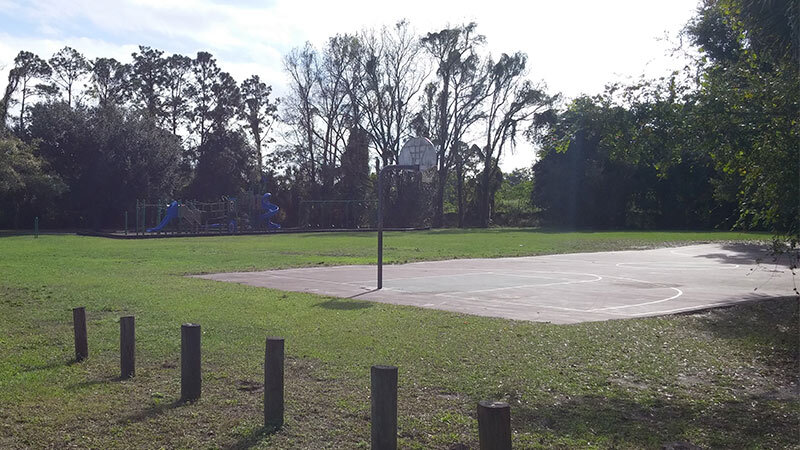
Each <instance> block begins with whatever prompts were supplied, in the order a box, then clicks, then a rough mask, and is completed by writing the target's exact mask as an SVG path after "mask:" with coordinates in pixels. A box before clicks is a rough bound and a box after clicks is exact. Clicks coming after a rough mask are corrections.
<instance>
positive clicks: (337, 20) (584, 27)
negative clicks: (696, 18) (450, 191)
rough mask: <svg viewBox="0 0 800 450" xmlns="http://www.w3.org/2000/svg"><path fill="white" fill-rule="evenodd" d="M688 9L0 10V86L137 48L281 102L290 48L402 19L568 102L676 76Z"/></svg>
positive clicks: (107, 4) (282, 0)
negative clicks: (191, 59) (207, 64)
mask: <svg viewBox="0 0 800 450" xmlns="http://www.w3.org/2000/svg"><path fill="white" fill-rule="evenodd" d="M696 7H697V0H658V1H655V0H603V1H598V0H562V1H559V2H553V1H543V0H530V1H513V0H493V1H486V0H482V1H475V0H461V1H458V0H446V1H433V0H406V1H394V2H379V1H374V0H339V1H301V0H296V1H291V0H288V1H287V0H273V1H255V0H249V1H232V0H227V1H224V0H106V1H102V0H71V1H70V0H27V1H26V0H0V77H2V78H0V80H3V81H4V80H5V78H6V74H7V70H8V68H9V66H10V65H11V64H12V62H13V59H14V56H15V55H16V54H17V53H18V52H19V51H20V50H23V49H24V50H29V51H32V52H34V53H37V54H38V55H39V56H41V57H43V58H49V57H50V56H51V55H52V54H53V53H54V52H55V51H57V50H58V49H59V48H61V47H63V46H65V45H69V46H72V47H74V48H76V49H78V50H79V51H81V52H82V53H84V54H85V55H86V56H87V57H89V58H95V57H98V56H111V57H115V58H117V59H120V60H122V61H129V60H130V54H131V52H132V51H134V50H135V49H136V47H137V46H138V45H140V44H141V45H148V46H151V47H155V48H159V49H162V50H164V51H166V52H167V53H182V54H186V55H194V54H195V53H196V52H197V51H201V50H203V51H209V52H211V53H213V54H214V55H215V56H216V57H217V59H218V60H219V62H220V65H221V67H222V68H223V69H224V70H227V71H229V72H231V73H232V74H233V75H234V77H235V78H236V79H237V80H240V81H241V80H243V79H244V78H246V77H247V76H249V75H251V74H258V75H259V76H261V77H262V79H265V80H266V81H267V82H268V83H271V84H272V85H273V86H274V88H275V92H276V94H278V95H280V94H281V93H282V92H283V91H284V86H285V82H286V81H285V75H284V74H283V72H282V57H283V55H284V54H285V53H286V52H287V51H288V50H290V49H291V48H293V47H297V46H300V45H303V43H304V42H305V41H310V42H312V43H313V44H315V45H318V46H320V45H322V44H323V43H324V41H325V39H326V38H327V37H329V36H331V35H333V34H336V33H344V32H355V31H357V30H359V29H361V28H378V27H380V26H382V25H389V24H392V23H394V22H396V21H398V20H400V19H403V18H405V19H408V20H409V21H410V22H411V24H412V25H413V26H414V28H416V29H417V31H419V32H420V33H423V32H428V31H433V30H437V29H441V28H442V27H444V26H446V25H448V24H458V23H463V22H469V21H475V22H477V23H478V28H479V31H480V32H481V33H483V34H485V35H486V36H487V39H488V46H487V49H488V51H490V52H492V53H494V54H499V53H501V52H514V51H517V50H521V51H524V52H526V53H527V54H528V56H529V66H530V76H531V78H533V79H535V80H543V81H545V82H546V83H547V85H548V86H549V88H550V90H552V91H557V92H562V93H563V94H564V95H565V96H567V97H574V96H576V95H579V94H581V93H588V94H594V93H598V92H600V91H601V90H602V89H603V86H604V85H605V84H606V83H608V82H612V81H620V80H626V79H634V78H637V77H638V76H639V75H641V74H645V75H648V76H660V75H665V74H667V73H669V71H670V70H672V69H676V68H679V67H680V66H682V65H683V63H684V61H683V59H682V58H681V57H671V56H669V55H668V54H669V50H670V49H671V48H672V47H674V46H675V42H677V33H678V32H679V31H680V29H681V28H682V27H683V26H684V25H685V23H686V22H687V21H688V20H689V18H690V17H691V16H692V15H693V13H694V11H695V9H696ZM3 81H0V83H1V82H3ZM532 153H533V152H532V150H531V149H529V148H525V147H521V148H520V149H518V151H517V152H516V154H515V155H510V156H509V158H507V160H506V161H505V163H504V166H506V167H517V166H524V165H528V164H530V162H531V161H532V158H533V155H532Z"/></svg>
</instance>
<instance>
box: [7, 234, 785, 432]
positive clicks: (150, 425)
mask: <svg viewBox="0 0 800 450" xmlns="http://www.w3.org/2000/svg"><path fill="white" fill-rule="evenodd" d="M768 238H769V236H767V235H756V234H740V233H692V232H650V233H645V232H642V233H632V232H631V233H627V232H607V233H606V232H602V233H601V232H597V233H556V232H536V231H528V230H511V229H508V230H482V231H478V230H476V231H431V232H414V233H388V234H387V237H386V253H385V257H386V260H387V261H388V262H394V263H397V262H406V261H416V260H427V259H447V258H466V257H496V256H516V255H533V254H545V253H563V252H580V251H601V250H614V249H630V248H644V247H651V246H661V245H677V244H678V243H684V242H701V241H704V242H707V241H712V240H756V239H768ZM375 241H376V240H375V235H374V234H371V233H363V234H339V233H331V234H300V235H272V236H241V237H203V238H180V239H156V240H139V241H121V240H110V239H103V238H89V237H77V236H50V235H44V236H41V237H40V238H39V239H34V238H33V237H31V236H16V237H2V238H0V448H17V447H34V448H39V447H66V446H77V447H93V448H113V447H128V448H161V447H166V448H174V447H185V448H195V447H203V448H240V447H250V446H256V447H258V446H262V447H274V448H360V447H368V446H369V367H370V365H372V364H394V365H397V366H399V368H400V375H399V376H400V381H399V383H400V388H399V396H400V399H399V410H400V411H399V414H400V417H399V435H400V443H401V446H402V447H404V448H447V447H449V446H450V445H452V444H455V443H465V444H468V445H470V446H471V447H472V448H476V446H477V422H476V419H475V405H476V402H477V401H478V400H483V399H492V400H504V401H507V402H509V403H510V404H511V406H512V421H513V424H512V425H513V429H514V443H515V446H516V448H529V447H563V448H574V447H617V448H643V447H645V448H659V447H660V446H662V445H664V444H668V443H674V442H687V441H688V442H692V443H694V444H697V445H701V446H711V447H720V448H731V447H765V448H776V447H791V446H797V445H798V434H797V430H798V426H800V405H799V403H798V389H797V386H798V385H797V381H798V380H797V373H798V343H799V342H800V336H799V335H798V301H797V299H794V298H787V299H782V300H774V301H769V302H762V303H757V304H748V305H742V306H737V307H732V308H727V309H722V310H716V311H712V312H705V313H701V314H694V315H682V316H673V317H664V318H648V319H637V320H619V321H611V322H603V323H588V324H580V325H552V324H542V323H527V322H515V321H509V320H501V319H490V318H484V317H475V316H466V315H459V314H453V313H447V312H437V311H431V310H423V309H417V308H410V307H400V306H392V305H385V304H377V303H369V302H360V301H353V300H347V301H345V300H337V299H331V298H325V297H319V296H314V295H306V294H294V293H284V292H280V291H274V290H268V289H262V288H254V287H248V286H242V285H236V284H228V283H218V282H213V281H207V280H202V279H193V278H186V277H183V275H185V274H190V273H201V272H217V271H229V270H255V269H266V268H282V267H297V266H313V265H321V264H326V265H336V264H354V263H372V262H373V261H374V253H375ZM74 306H86V309H87V316H88V321H89V323H88V327H89V351H90V357H89V359H88V360H86V361H84V362H81V363H74V362H73V361H72V358H73V344H72V324H71V317H72V316H71V308H72V307H74ZM128 314H133V315H135V316H136V333H137V376H136V377H135V378H134V379H133V380H129V381H118V380H117V379H116V377H117V376H118V374H119V367H118V364H119V362H118V345H119V334H118V333H119V324H118V318H119V317H120V316H122V315H128ZM184 322H196V323H200V324H201V325H202V328H203V370H204V374H203V383H204V385H203V389H204V390H203V398H202V399H201V400H200V401H198V402H196V403H193V404H180V403H179V402H178V401H177V400H178V397H179V395H180V361H179V359H180V358H179V351H180V349H179V347H180V324H181V323H184ZM268 335H270V336H283V337H285V338H286V354H287V363H286V364H287V365H286V401H287V406H286V414H287V416H286V425H285V427H284V428H283V429H282V430H281V431H279V432H278V433H276V434H273V435H264V434H263V433H261V430H260V425H261V421H262V416H261V396H262V395H263V394H262V390H261V382H262V381H263V369H262V365H261V364H262V361H263V357H264V355H263V351H264V339H265V337H266V336H268Z"/></svg>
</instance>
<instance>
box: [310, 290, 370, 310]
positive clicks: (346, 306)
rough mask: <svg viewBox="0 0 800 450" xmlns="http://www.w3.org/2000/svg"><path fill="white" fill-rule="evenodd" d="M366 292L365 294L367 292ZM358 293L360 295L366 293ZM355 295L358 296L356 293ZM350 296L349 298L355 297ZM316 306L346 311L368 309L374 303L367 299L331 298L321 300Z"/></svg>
mask: <svg viewBox="0 0 800 450" xmlns="http://www.w3.org/2000/svg"><path fill="white" fill-rule="evenodd" d="M367 293H368V292H365V293H364V294H367ZM364 294H358V295H364ZM353 297H356V296H355V295H354V296H353ZM353 297H349V298H353ZM314 306H316V307H318V308H325V309H334V310H344V311H351V310H355V309H366V308H371V307H372V306H373V304H372V303H371V302H366V301H350V300H345V299H341V300H340V299H330V300H327V301H324V302H320V303H317V304H315V305H314Z"/></svg>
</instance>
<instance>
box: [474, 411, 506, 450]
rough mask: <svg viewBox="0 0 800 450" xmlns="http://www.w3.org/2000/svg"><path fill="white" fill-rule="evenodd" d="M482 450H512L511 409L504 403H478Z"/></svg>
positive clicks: (479, 438) (479, 437)
mask: <svg viewBox="0 0 800 450" xmlns="http://www.w3.org/2000/svg"><path fill="white" fill-rule="evenodd" d="M478 440H479V441H480V449H481V450H511V407H510V406H508V403H503V402H479V403H478Z"/></svg>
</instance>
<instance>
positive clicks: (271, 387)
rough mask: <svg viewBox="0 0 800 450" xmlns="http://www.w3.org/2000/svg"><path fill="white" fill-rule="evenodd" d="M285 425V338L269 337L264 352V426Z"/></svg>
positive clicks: (277, 426) (275, 427)
mask: <svg viewBox="0 0 800 450" xmlns="http://www.w3.org/2000/svg"><path fill="white" fill-rule="evenodd" d="M282 426H283V338H277V337H268V338H267V348H266V352H265V354H264V427H266V428H272V429H273V430H277V429H279V428H280V427H282Z"/></svg>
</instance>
